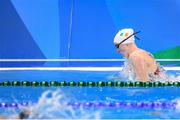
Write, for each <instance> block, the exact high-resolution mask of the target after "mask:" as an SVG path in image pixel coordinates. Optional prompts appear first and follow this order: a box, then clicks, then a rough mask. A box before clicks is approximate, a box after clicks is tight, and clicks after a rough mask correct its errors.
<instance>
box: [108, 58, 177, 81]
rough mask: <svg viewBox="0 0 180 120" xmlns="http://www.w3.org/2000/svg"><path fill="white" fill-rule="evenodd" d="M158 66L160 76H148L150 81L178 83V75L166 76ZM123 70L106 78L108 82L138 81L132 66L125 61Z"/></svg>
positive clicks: (165, 72) (164, 71)
mask: <svg viewBox="0 0 180 120" xmlns="http://www.w3.org/2000/svg"><path fill="white" fill-rule="evenodd" d="M157 65H158V68H159V70H160V74H159V75H158V76H157V75H154V74H151V75H149V80H150V81H159V82H176V81H180V73H175V74H168V73H167V71H166V70H165V69H164V68H163V66H161V65H159V64H157ZM122 67H123V69H122V71H120V72H119V73H115V74H114V75H111V76H108V78H107V79H108V80H113V81H138V80H137V79H136V77H135V72H134V71H133V69H132V68H133V67H132V65H131V64H130V63H129V62H128V61H127V60H126V61H125V62H124V65H123V66H122Z"/></svg>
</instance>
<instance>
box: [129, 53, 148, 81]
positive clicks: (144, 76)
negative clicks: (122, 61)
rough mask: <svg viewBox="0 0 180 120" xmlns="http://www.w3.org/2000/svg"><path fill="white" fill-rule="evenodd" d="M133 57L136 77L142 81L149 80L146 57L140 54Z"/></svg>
mask: <svg viewBox="0 0 180 120" xmlns="http://www.w3.org/2000/svg"><path fill="white" fill-rule="evenodd" d="M131 59H132V64H133V68H134V72H135V74H136V78H137V79H138V80H140V81H142V82H146V81H148V72H147V66H146V64H145V62H144V59H142V58H141V57H139V56H134V57H132V58H131Z"/></svg>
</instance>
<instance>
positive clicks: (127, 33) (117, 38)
mask: <svg viewBox="0 0 180 120" xmlns="http://www.w3.org/2000/svg"><path fill="white" fill-rule="evenodd" d="M133 33H134V30H133V29H132V28H125V29H122V30H120V31H119V32H118V33H117V34H116V36H115V37H114V43H115V44H119V43H121V42H122V41H123V40H124V39H126V38H128V37H129V36H130V35H132V34H133ZM134 40H135V39H134V35H132V36H131V37H129V38H128V39H127V40H126V41H124V42H123V43H122V44H128V43H134Z"/></svg>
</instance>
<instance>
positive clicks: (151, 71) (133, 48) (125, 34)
mask: <svg viewBox="0 0 180 120" xmlns="http://www.w3.org/2000/svg"><path fill="white" fill-rule="evenodd" d="M139 32H140V31H139ZM139 32H134V30H133V29H131V28H127V29H122V30H120V31H119V32H118V33H117V34H116V36H115V38H114V44H115V47H116V48H117V52H118V53H121V54H122V55H123V56H124V57H125V59H127V61H128V64H129V66H130V69H131V71H132V72H133V73H134V77H135V79H136V80H140V81H142V82H146V81H149V79H150V77H151V76H158V75H159V74H160V67H159V66H158V64H157V63H156V61H155V59H154V58H153V56H152V55H151V54H150V53H149V52H147V51H145V50H143V49H140V48H138V47H137V45H136V43H135V38H137V36H135V35H136V34H138V33H139Z"/></svg>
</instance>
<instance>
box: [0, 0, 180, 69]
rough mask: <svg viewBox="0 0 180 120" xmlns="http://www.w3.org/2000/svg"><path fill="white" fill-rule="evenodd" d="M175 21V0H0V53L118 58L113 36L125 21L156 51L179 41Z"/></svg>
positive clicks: (179, 16)
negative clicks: (139, 31)
mask: <svg viewBox="0 0 180 120" xmlns="http://www.w3.org/2000/svg"><path fill="white" fill-rule="evenodd" d="M179 21H180V0H150V1H147V0H138V1H134V0H24V1H22V0H1V1H0V43H1V44H0V59H31V58H33V59H36V58H39V59H55V58H57V59H59V58H60V59H61V58H81V59H88V58H92V59H94V58H98V59H101V58H103V59H106V58H108V59H111V58H121V56H120V55H118V54H117V53H116V50H115V48H114V46H113V38H114V35H115V34H116V32H118V30H119V29H121V28H125V27H132V28H134V29H135V30H136V31H137V30H141V31H142V32H141V33H140V34H139V35H138V36H139V37H140V38H141V40H140V41H137V44H138V46H140V47H141V48H144V49H146V50H148V51H150V52H157V51H161V50H165V49H168V48H173V47H176V46H179V45H180V34H179V33H180V24H179ZM68 43H70V46H69V47H70V49H69V51H68ZM32 64H33V63H32ZM32 64H31V65H32ZM43 64H44V63H40V65H43ZM1 65H2V64H1ZM6 65H7V64H6ZM38 65H39V64H38Z"/></svg>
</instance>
